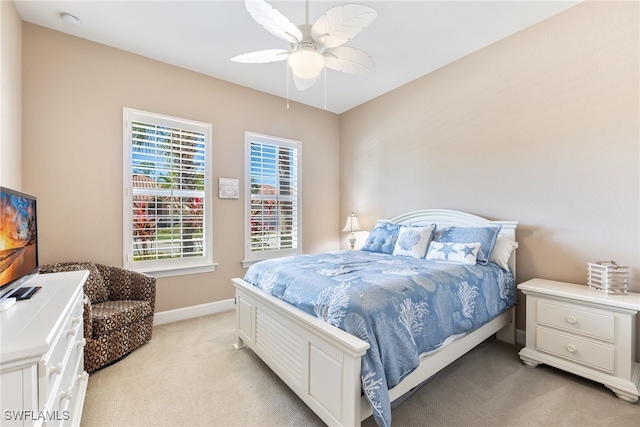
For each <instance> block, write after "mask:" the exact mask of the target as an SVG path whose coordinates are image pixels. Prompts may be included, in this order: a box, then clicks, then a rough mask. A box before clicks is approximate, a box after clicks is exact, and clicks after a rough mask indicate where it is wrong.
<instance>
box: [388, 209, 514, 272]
mask: <svg viewBox="0 0 640 427" xmlns="http://www.w3.org/2000/svg"><path fill="white" fill-rule="evenodd" d="M391 222H393V223H396V224H405V225H430V224H439V225H456V226H465V227H487V226H490V225H502V229H501V230H500V234H501V235H503V236H505V237H508V238H509V239H511V240H513V241H517V240H516V227H517V226H518V221H491V220H488V219H486V218H482V217H480V216H477V215H473V214H470V213H466V212H460V211H453V210H448V209H423V210H419V211H413V212H409V213H406V214H403V215H400V216H397V217H395V218H393V219H392V220H391ZM509 267H511V272H512V273H513V277H516V251H513V253H512V254H511V258H509Z"/></svg>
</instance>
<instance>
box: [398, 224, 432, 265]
mask: <svg viewBox="0 0 640 427" xmlns="http://www.w3.org/2000/svg"><path fill="white" fill-rule="evenodd" d="M434 228H435V225H427V226H420V227H417V226H416V227H414V226H410V225H402V226H400V232H399V233H398V240H396V245H395V247H394V248H393V255H399V256H409V257H413V258H424V256H425V255H426V253H427V246H428V245H429V241H430V240H431V233H432V232H433V229H434Z"/></svg>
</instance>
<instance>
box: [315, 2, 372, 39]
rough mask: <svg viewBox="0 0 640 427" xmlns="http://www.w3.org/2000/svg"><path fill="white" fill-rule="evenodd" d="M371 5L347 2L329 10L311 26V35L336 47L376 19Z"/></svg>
mask: <svg viewBox="0 0 640 427" xmlns="http://www.w3.org/2000/svg"><path fill="white" fill-rule="evenodd" d="M376 16H378V13H377V12H376V11H375V9H372V8H370V7H369V6H363V5H360V4H345V5H342V6H336V7H332V8H331V9H329V10H327V11H326V12H325V14H324V15H322V16H321V17H320V18H318V20H317V21H316V22H315V23H314V24H313V27H311V37H312V38H313V40H314V41H316V43H320V44H321V45H322V46H324V47H325V48H328V47H336V46H340V45H342V44H344V43H345V42H346V41H347V40H349V39H351V38H353V37H354V36H355V35H356V34H358V33H359V32H360V31H362V30H363V29H364V28H365V27H366V26H368V25H369V24H371V23H372V22H373V20H374V19H376Z"/></svg>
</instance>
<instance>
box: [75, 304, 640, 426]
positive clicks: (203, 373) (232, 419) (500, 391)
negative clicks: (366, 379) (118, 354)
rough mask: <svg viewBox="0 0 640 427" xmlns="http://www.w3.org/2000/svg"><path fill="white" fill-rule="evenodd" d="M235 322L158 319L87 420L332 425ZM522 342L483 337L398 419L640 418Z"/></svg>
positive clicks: (98, 392)
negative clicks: (239, 342) (527, 361)
mask: <svg viewBox="0 0 640 427" xmlns="http://www.w3.org/2000/svg"><path fill="white" fill-rule="evenodd" d="M234 322H235V314H234V312H233V311H230V312H225V313H219V314H215V315H210V316H204V317H199V318H196V319H190V320H185V321H181V322H176V323H170V324H165V325H160V326H156V327H154V329H153V339H152V340H151V341H150V342H149V343H147V344H145V345H144V346H142V347H141V348H139V349H137V350H135V351H134V352H133V353H131V354H130V355H129V356H127V357H125V358H124V359H122V360H120V361H119V362H117V363H115V364H113V365H111V366H108V367H106V368H103V369H101V370H99V371H96V372H94V373H92V374H91V376H90V377H89V385H88V389H87V396H86V400H85V404H84V411H83V415H82V421H81V425H82V426H86V427H90V426H96V427H108V426H123V427H124V426H132V427H133V426H176V427H179V426H180V427H181V426H238V427H244V426H323V425H324V423H323V422H322V420H320V419H319V418H318V417H317V416H316V415H315V414H314V413H313V412H311V410H310V409H308V408H307V407H306V406H305V405H304V403H303V402H302V401H301V400H300V399H298V397H297V396H296V395H295V394H294V393H293V392H292V391H291V390H290V389H289V388H288V387H287V386H286V385H285V384H284V383H283V382H282V381H281V380H280V379H279V378H278V377H277V376H275V374H273V372H272V371H271V370H270V369H269V368H268V367H267V366H266V365H265V364H264V363H263V362H262V361H261V360H260V359H259V358H258V357H257V356H256V355H255V354H254V353H253V352H252V351H251V350H249V349H245V350H239V351H238V350H235V349H234V348H233V347H232V344H233V342H234V331H235V324H234ZM518 350H519V348H517V347H515V346H511V345H508V344H504V343H502V342H499V341H496V340H493V339H490V340H487V341H485V342H484V343H482V344H480V345H479V346H478V347H476V348H475V349H474V350H472V351H471V352H469V353H467V354H466V355H465V356H463V357H461V358H460V359H458V360H457V361H456V362H454V363H453V364H451V365H450V366H449V367H447V368H445V369H444V370H443V371H441V372H440V373H438V374H437V375H436V376H435V377H434V378H433V379H432V380H431V381H430V382H429V383H427V384H426V385H425V386H423V387H422V388H420V389H419V390H418V391H417V392H416V393H415V394H413V395H412V396H411V397H410V398H409V399H407V400H406V401H405V402H403V403H402V404H401V405H400V406H398V407H397V408H395V409H394V410H393V412H392V417H393V426H394V427H402V426H426V425H429V426H492V427H497V426H553V427H556V426H580V427H586V426H616V427H624V426H639V425H640V404H631V403H628V402H624V401H622V400H620V399H617V398H616V397H615V395H614V394H613V393H612V392H611V391H610V390H609V389H607V388H606V387H604V386H603V385H601V384H597V383H594V382H591V381H588V380H585V379H583V378H580V377H577V376H574V375H571V374H567V373H564V372H562V371H559V370H556V369H553V368H550V367H547V366H544V365H542V366H539V367H537V368H533V369H532V368H528V367H526V366H524V365H523V364H522V363H521V362H520V359H519V358H518ZM362 425H363V426H364V427H375V422H374V421H373V418H371V417H369V418H368V419H366V420H365V421H364V422H363V423H362Z"/></svg>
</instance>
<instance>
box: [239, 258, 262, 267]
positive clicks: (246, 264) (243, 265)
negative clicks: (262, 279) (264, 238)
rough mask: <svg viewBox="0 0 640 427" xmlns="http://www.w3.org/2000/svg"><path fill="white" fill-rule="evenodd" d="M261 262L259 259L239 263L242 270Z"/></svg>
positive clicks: (244, 260)
mask: <svg viewBox="0 0 640 427" xmlns="http://www.w3.org/2000/svg"><path fill="white" fill-rule="evenodd" d="M260 261H262V260H261V259H251V260H249V259H243V260H242V261H240V262H241V263H242V268H249V267H251V266H252V265H253V264H255V263H256V262H260Z"/></svg>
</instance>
